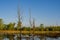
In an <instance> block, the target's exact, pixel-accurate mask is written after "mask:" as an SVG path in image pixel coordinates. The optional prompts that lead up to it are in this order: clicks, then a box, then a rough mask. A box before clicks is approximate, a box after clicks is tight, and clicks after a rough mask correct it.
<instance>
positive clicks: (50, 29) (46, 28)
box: [0, 19, 60, 31]
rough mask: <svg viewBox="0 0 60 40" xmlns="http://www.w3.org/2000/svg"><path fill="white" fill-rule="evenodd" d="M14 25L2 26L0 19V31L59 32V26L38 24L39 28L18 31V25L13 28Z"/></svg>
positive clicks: (24, 28) (26, 28) (23, 28)
mask: <svg viewBox="0 0 60 40" xmlns="http://www.w3.org/2000/svg"><path fill="white" fill-rule="evenodd" d="M15 25H16V24H15V23H9V24H4V22H3V19H0V30H25V31H30V30H34V29H35V31H60V26H47V27H45V26H44V25H43V24H40V26H39V27H35V28H30V27H22V28H21V29H20V28H19V29H18V25H17V26H16V27H15Z"/></svg>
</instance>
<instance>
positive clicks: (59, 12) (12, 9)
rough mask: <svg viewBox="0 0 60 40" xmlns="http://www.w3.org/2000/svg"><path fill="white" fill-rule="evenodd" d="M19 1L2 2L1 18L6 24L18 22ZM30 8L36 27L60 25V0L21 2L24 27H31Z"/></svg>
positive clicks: (0, 3)
mask: <svg viewBox="0 0 60 40" xmlns="http://www.w3.org/2000/svg"><path fill="white" fill-rule="evenodd" d="M17 5H18V0H0V18H2V19H3V20H4V23H10V22H16V23H17V21H18V19H17ZM29 8H31V16H32V19H33V18H35V22H36V25H40V24H41V23H43V24H44V25H56V24H58V25H60V0H20V13H21V15H22V21H23V25H25V26H28V25H29Z"/></svg>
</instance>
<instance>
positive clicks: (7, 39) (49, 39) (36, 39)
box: [3, 36, 60, 40]
mask: <svg viewBox="0 0 60 40" xmlns="http://www.w3.org/2000/svg"><path fill="white" fill-rule="evenodd" d="M3 40H9V38H6V37H5V38H4V39H3ZM14 40H17V38H14ZM22 40H26V39H25V38H24V39H22ZM30 40H32V38H30ZM34 40H40V39H39V38H38V37H37V36H36V37H34ZM46 40H60V37H58V38H49V37H46Z"/></svg>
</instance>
